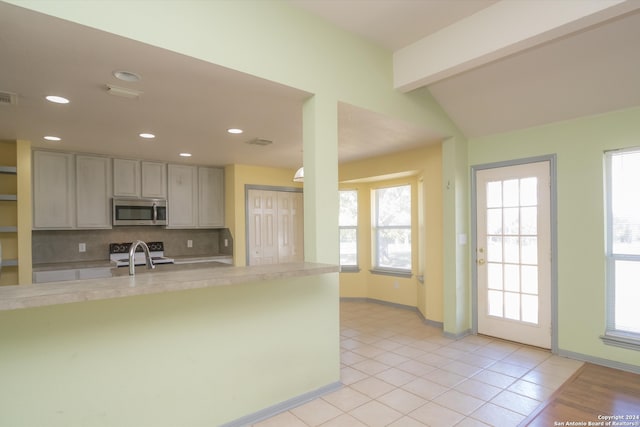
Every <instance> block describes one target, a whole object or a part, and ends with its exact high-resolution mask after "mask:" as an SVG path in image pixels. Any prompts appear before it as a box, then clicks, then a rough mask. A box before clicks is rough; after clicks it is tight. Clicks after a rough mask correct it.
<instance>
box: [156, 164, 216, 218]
mask: <svg viewBox="0 0 640 427" xmlns="http://www.w3.org/2000/svg"><path fill="white" fill-rule="evenodd" d="M167 200H168V208H167V210H168V217H169V227H173V228H196V227H197V228H218V227H224V169H222V168H210V167H196V166H186V165H169V194H168V199H167Z"/></svg>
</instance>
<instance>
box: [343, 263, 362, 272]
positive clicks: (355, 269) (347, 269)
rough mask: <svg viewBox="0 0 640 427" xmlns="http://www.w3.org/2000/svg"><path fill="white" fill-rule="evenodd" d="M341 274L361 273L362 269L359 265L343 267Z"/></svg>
mask: <svg viewBox="0 0 640 427" xmlns="http://www.w3.org/2000/svg"><path fill="white" fill-rule="evenodd" d="M340 273H360V267H358V266H357V265H341V266H340Z"/></svg>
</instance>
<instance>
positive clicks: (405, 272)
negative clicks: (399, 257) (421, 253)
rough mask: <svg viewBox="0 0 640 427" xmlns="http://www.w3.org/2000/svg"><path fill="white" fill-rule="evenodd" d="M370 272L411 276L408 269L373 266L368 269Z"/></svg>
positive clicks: (383, 274)
mask: <svg viewBox="0 0 640 427" xmlns="http://www.w3.org/2000/svg"><path fill="white" fill-rule="evenodd" d="M369 272H370V273H371V274H380V275H382V276H395V277H406V278H409V277H411V271H409V270H395V269H392V268H374V269H371V270H369Z"/></svg>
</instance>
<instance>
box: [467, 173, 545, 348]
mask: <svg viewBox="0 0 640 427" xmlns="http://www.w3.org/2000/svg"><path fill="white" fill-rule="evenodd" d="M550 182H551V180H550V166H549V162H548V161H544V162H538V163H528V164H523V165H516V166H508V167H500V168H493V169H484V170H478V171H476V200H477V211H476V221H477V224H476V225H477V236H476V242H477V248H476V263H477V304H478V305H477V308H478V310H477V313H478V314H477V315H478V319H477V320H478V332H479V333H481V334H485V335H490V336H494V337H499V338H503V339H507V340H511V341H517V342H521V343H525V344H530V345H534V346H538V347H543V348H551V211H550V210H551V197H550V194H551V191H550Z"/></svg>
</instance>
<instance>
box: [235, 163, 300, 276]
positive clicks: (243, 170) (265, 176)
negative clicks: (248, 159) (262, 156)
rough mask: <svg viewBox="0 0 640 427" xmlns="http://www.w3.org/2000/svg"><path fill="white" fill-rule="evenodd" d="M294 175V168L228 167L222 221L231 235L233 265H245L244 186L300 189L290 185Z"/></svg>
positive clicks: (296, 184)
mask: <svg viewBox="0 0 640 427" xmlns="http://www.w3.org/2000/svg"><path fill="white" fill-rule="evenodd" d="M295 172H296V170H295V169H286V168H267V167H261V166H250V165H240V164H234V165H229V166H227V167H226V168H225V210H226V211H225V218H226V226H227V227H228V228H229V230H230V231H231V235H232V236H233V262H234V265H236V266H244V265H246V256H247V242H246V238H247V236H246V218H245V186H246V185H264V186H272V187H294V188H301V187H302V183H299V182H293V175H294V174H295Z"/></svg>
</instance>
